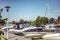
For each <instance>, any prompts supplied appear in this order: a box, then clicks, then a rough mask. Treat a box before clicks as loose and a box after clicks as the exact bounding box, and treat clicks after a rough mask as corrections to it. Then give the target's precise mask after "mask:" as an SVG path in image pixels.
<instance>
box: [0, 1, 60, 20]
mask: <svg viewBox="0 0 60 40" xmlns="http://www.w3.org/2000/svg"><path fill="white" fill-rule="evenodd" d="M5 6H10V7H11V8H10V9H9V12H8V13H7V12H6V9H5V8H4V7H5ZM0 8H3V12H2V17H3V18H7V14H8V15H9V17H8V18H9V21H13V20H14V21H19V20H20V19H24V20H35V19H36V17H37V16H40V17H44V16H45V13H46V17H48V18H51V17H53V18H57V17H58V16H60V0H0ZM46 10H47V11H46Z"/></svg>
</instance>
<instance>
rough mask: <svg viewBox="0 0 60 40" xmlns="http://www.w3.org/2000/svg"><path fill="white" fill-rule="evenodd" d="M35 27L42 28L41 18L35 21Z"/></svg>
mask: <svg viewBox="0 0 60 40" xmlns="http://www.w3.org/2000/svg"><path fill="white" fill-rule="evenodd" d="M35 25H36V26H40V25H41V18H40V17H39V16H38V17H37V18H36V20H35Z"/></svg>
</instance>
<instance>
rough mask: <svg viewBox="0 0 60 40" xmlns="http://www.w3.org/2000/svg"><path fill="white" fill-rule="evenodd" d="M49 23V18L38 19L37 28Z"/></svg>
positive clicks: (36, 21)
mask: <svg viewBox="0 0 60 40" xmlns="http://www.w3.org/2000/svg"><path fill="white" fill-rule="evenodd" d="M47 23H48V18H47V17H39V16H38V17H37V18H36V20H35V25H36V26H41V25H45V24H47Z"/></svg>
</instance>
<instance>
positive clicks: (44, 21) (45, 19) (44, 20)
mask: <svg viewBox="0 0 60 40" xmlns="http://www.w3.org/2000/svg"><path fill="white" fill-rule="evenodd" d="M41 20H42V22H41V24H43V25H46V24H47V23H48V18H47V17H42V18H41Z"/></svg>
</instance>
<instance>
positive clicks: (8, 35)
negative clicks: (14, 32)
mask: <svg viewBox="0 0 60 40" xmlns="http://www.w3.org/2000/svg"><path fill="white" fill-rule="evenodd" d="M8 18H9V14H8V12H7V39H9V31H8V26H9V25H8V23H9V21H8V20H9V19H8Z"/></svg>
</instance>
